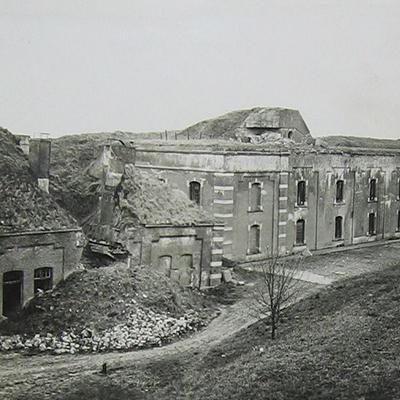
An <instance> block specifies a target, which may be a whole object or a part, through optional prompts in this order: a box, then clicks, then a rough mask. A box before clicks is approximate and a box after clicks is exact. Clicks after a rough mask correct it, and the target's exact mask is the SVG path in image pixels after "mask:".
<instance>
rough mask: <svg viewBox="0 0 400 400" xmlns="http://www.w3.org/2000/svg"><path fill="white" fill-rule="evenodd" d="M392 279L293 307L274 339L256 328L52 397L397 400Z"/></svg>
mask: <svg viewBox="0 0 400 400" xmlns="http://www.w3.org/2000/svg"><path fill="white" fill-rule="evenodd" d="M399 278H400V268H399V266H397V267H391V268H389V269H387V270H384V271H382V272H379V273H376V274H368V275H363V276H361V277H357V278H353V279H351V280H348V281H345V282H343V283H339V284H336V285H334V286H332V287H330V288H327V289H326V290H324V291H322V292H321V293H319V294H317V295H313V296H312V297H310V298H307V299H305V300H303V301H301V302H300V303H298V304H296V305H294V306H293V307H291V308H290V310H288V311H289V312H288V315H287V318H286V319H285V321H284V323H283V325H282V326H281V329H280V331H279V337H278V339H277V340H275V341H273V342H272V341H271V340H270V339H269V333H268V332H266V330H265V322H264V321H260V322H259V323H256V324H254V325H253V326H251V327H250V328H248V329H246V330H244V331H242V332H240V333H239V334H237V335H236V336H234V337H233V338H231V339H228V340H226V341H224V342H223V343H222V344H221V345H220V346H219V347H218V348H213V349H210V351H209V352H207V353H206V354H201V355H196V354H192V355H188V354H182V355H180V356H176V357H172V358H169V359H165V360H163V361H157V362H156V363H154V362H152V363H147V364H144V365H143V366H142V367H141V368H139V367H138V366H135V368H132V369H125V370H119V371H116V372H114V373H111V374H110V375H109V376H107V377H100V376H92V377H85V378H78V379H77V380H76V381H74V388H72V387H69V388H68V389H65V390H64V393H66V394H64V395H63V396H62V397H60V398H62V399H68V400H75V399H78V398H91V399H117V398H118V399H120V400H124V399H209V400H212V399H214V400H220V399H221V400H222V399H237V400H239V399H240V400H243V399H252V400H254V399H276V400H281V399H332V400H333V399H364V400H372V399H374V400H379V399H382V400H383V399H396V398H399V396H400V313H399V310H400V286H399V283H398V282H399ZM261 348H262V349H263V351H260V349H261ZM85 396H86V397H85Z"/></svg>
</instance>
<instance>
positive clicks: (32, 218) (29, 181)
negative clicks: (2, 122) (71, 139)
mask: <svg viewBox="0 0 400 400" xmlns="http://www.w3.org/2000/svg"><path fill="white" fill-rule="evenodd" d="M0 171H1V174H0V188H1V190H0V204H1V207H0V233H19V232H21V233H22V232H32V231H48V230H62V229H76V228H78V224H77V222H76V221H75V220H74V218H72V217H71V216H70V215H69V214H68V213H67V212H66V211H65V210H63V209H62V208H61V207H60V206H59V205H57V203H56V202H55V201H54V200H53V199H52V198H51V196H50V195H49V194H47V193H45V192H43V191H42V190H41V189H40V188H39V187H38V186H37V183H36V179H35V178H34V177H33V175H32V173H31V170H30V167H29V163H28V159H27V158H26V156H25V155H24V154H23V152H22V150H20V149H19V148H18V146H17V142H16V139H15V137H14V136H13V135H12V134H11V132H9V131H8V130H6V129H3V128H0Z"/></svg>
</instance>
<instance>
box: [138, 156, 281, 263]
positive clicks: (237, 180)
mask: <svg viewBox="0 0 400 400" xmlns="http://www.w3.org/2000/svg"><path fill="white" fill-rule="evenodd" d="M135 165H136V167H138V168H143V169H147V170H150V171H151V172H152V173H153V174H155V175H156V176H158V177H159V178H160V179H162V180H163V181H166V182H167V183H169V184H170V185H171V186H175V187H177V188H178V189H180V190H182V191H183V192H185V193H187V194H188V196H189V184H190V182H191V181H196V182H199V183H200V185H201V200H200V205H201V206H202V207H203V208H205V209H206V210H208V211H209V212H210V213H212V214H213V215H214V217H215V218H216V219H217V220H219V221H220V222H221V223H223V225H224V227H223V228H222V229H223V233H224V234H223V236H224V237H223V242H222V243H220V242H218V241H219V240H221V239H219V238H215V239H214V241H213V250H214V252H218V253H221V251H222V254H223V256H224V257H225V258H228V259H235V260H240V261H252V260H257V259H262V258H266V257H268V256H270V255H271V254H272V252H275V251H277V247H278V235H279V232H278V226H279V225H278V224H279V196H280V194H279V190H280V189H279V188H280V173H279V171H280V170H281V169H287V165H288V158H287V155H286V154H281V153H272V154H271V153H262V152H229V151H227V152H224V153H222V152H219V151H218V152H212V151H210V152H207V151H198V152H196V153H195V154H194V153H193V152H188V151H178V150H176V149H175V150H169V151H167V150H165V149H163V150H159V149H157V150H156V149H154V150H149V149H144V150H141V149H140V148H138V149H136V164H135ZM252 183H258V184H260V185H261V208H260V209H258V210H256V211H255V210H250V208H249V204H250V203H249V201H250V197H249V193H250V192H249V188H250V186H251V184H252ZM285 207H286V206H285ZM285 223H286V222H285ZM253 225H257V226H259V228H260V246H259V252H258V253H256V254H250V251H249V250H250V248H249V231H250V228H251V226H253ZM214 236H215V232H214Z"/></svg>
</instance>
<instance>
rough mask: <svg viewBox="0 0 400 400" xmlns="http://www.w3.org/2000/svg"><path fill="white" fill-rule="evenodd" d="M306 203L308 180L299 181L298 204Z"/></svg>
mask: <svg viewBox="0 0 400 400" xmlns="http://www.w3.org/2000/svg"><path fill="white" fill-rule="evenodd" d="M305 203H306V181H300V182H298V183H297V205H298V206H303V205H304V204H305Z"/></svg>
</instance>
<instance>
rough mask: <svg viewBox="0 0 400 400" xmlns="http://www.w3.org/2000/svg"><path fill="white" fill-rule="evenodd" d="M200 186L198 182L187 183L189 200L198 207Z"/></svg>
mask: <svg viewBox="0 0 400 400" xmlns="http://www.w3.org/2000/svg"><path fill="white" fill-rule="evenodd" d="M200 191H201V185H200V183H199V182H196V181H192V182H190V183H189V198H190V200H192V201H194V202H195V203H196V204H198V205H200Z"/></svg>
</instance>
